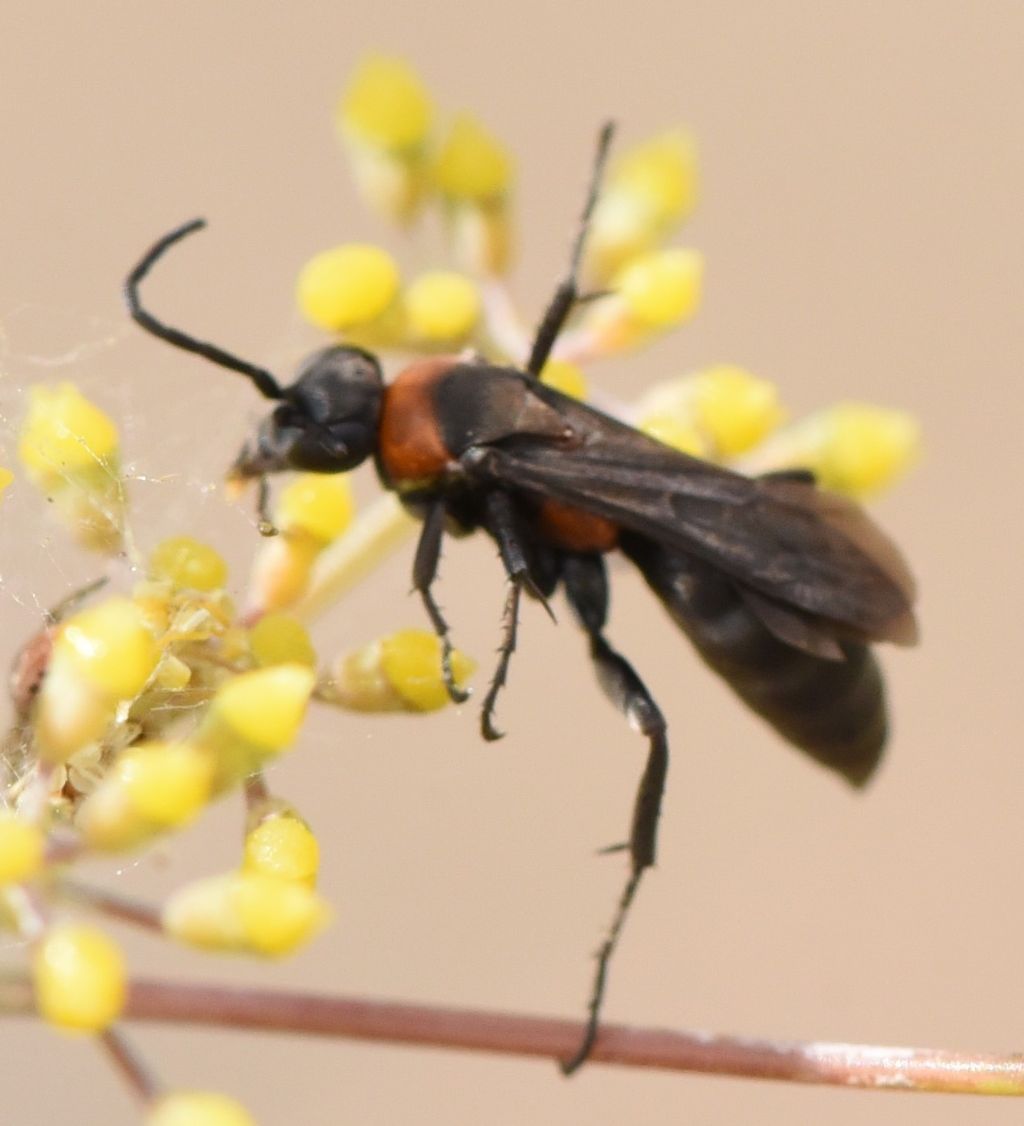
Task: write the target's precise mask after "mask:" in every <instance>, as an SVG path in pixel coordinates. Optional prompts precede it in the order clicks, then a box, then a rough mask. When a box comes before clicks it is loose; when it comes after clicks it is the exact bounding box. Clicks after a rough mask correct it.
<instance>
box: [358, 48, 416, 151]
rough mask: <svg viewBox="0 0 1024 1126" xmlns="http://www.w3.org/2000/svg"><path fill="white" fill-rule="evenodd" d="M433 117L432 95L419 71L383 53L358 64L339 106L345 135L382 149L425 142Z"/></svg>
mask: <svg viewBox="0 0 1024 1126" xmlns="http://www.w3.org/2000/svg"><path fill="white" fill-rule="evenodd" d="M432 118H433V106H432V105H431V101H430V96H429V95H428V93H427V91H426V88H425V87H424V86H423V83H422V82H421V81H420V78H419V76H418V75H417V74H416V72H415V71H414V70H413V69H412V67H410V66H409V65H408V63H405V62H403V61H402V60H401V59H395V58H389V57H387V56H384V55H371V56H369V57H368V58H366V59H364V60H363V61H362V62H361V63H360V64H359V66H358V67H357V68H356V71H355V73H354V74H353V75H352V79H351V81H350V82H349V85H348V88H347V89H346V90H345V93H344V94H343V95H342V98H341V101H340V102H339V104H338V110H337V123H338V128H339V129H340V130H341V131H342V133H343V134H344V135H347V136H350V137H353V138H357V139H358V140H360V141H362V142H364V143H366V144H368V145H372V146H374V147H379V148H383V149H408V148H415V147H417V146H419V145H422V144H423V142H424V141H425V140H426V136H427V133H428V131H429V129H430V125H431V121H432Z"/></svg>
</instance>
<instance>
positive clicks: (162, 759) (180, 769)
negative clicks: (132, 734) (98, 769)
mask: <svg viewBox="0 0 1024 1126" xmlns="http://www.w3.org/2000/svg"><path fill="white" fill-rule="evenodd" d="M212 775H213V768H212V765H211V763H210V759H209V756H208V755H206V754H205V753H204V752H203V751H201V750H200V749H199V748H197V747H193V746H191V745H189V744H188V743H146V744H142V745H140V746H136V747H132V748H130V749H129V750H127V751H124V752H123V753H122V754H121V756H120V758H118V760H117V763H116V764H115V766H114V769H113V771H112V772H111V780H112V782H114V783H115V784H116V785H120V786H122V787H123V788H124V791H125V793H126V794H127V796H128V799H129V801H130V802H131V803H132V805H133V806H134V807H135V809H137V810H138V812H139V813H140V814H141V815H142V816H143V817H145V818H147V819H148V820H150V821H153V822H154V823H155V824H157V825H182V824H184V823H185V822H187V821H191V820H192V818H193V817H195V815H196V814H197V813H198V812H199V811H200V810H201V809H202V808H203V806H204V805H205V804H206V802H207V800H208V799H209V796H210V784H211V782H212Z"/></svg>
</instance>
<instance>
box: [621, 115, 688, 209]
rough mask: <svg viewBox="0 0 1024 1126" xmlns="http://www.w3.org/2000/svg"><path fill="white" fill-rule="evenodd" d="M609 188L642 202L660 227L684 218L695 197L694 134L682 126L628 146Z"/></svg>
mask: <svg viewBox="0 0 1024 1126" xmlns="http://www.w3.org/2000/svg"><path fill="white" fill-rule="evenodd" d="M609 188H610V189H611V190H612V191H621V192H624V193H627V194H629V195H630V196H632V197H634V198H635V199H637V200H638V201H643V203H644V204H645V205H646V206H647V208H648V210H649V211H650V213H651V215H652V217H653V220H654V221H655V222H656V223H657V224H658V225H659V226H660V227H661V228H662V229H663V230H664V229H666V228H667V226H668V225H669V224H672V223H675V222H678V221H679V220H680V219H684V218H685V217H686V216H687V215H688V214H689V213H690V212H691V211H692V210H693V208H694V204H695V203H696V200H697V148H696V144H695V142H694V139H693V137H692V136H691V135H690V134H689V133H687V132H685V131H684V130H682V129H671V130H669V131H668V132H666V133H661V134H659V135H658V136H656V137H652V138H650V140H648V141H645V142H644V143H643V144H640V145H637V146H636V147H635V148H633V149H630V150H629V151H628V152H626V153H625V154H624V155H623V156H622V157H621V158H620V159H619V160H618V161H617V162H616V164H615V167H614V168H613V169H612V172H611V175H610V177H609Z"/></svg>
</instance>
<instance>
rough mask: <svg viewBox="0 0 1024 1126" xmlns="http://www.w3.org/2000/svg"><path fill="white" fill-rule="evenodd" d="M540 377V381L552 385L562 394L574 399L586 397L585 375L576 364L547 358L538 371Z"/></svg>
mask: <svg viewBox="0 0 1024 1126" xmlns="http://www.w3.org/2000/svg"><path fill="white" fill-rule="evenodd" d="M540 379H541V383H546V384H547V385H548V387H554V389H555V390H556V391H561V392H562V394H563V395H571V396H572V397H573V398H574V399H585V398H586V397H587V377H586V376H585V375H584V374H583V372H582V371H580V369H579V368H578V367H577V366H576V364H571V363H569V362H568V361H567V360H548V362H547V363H546V364H545V365H544V370H543V371H542V372H541V373H540Z"/></svg>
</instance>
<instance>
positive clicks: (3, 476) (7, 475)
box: [0, 465, 14, 495]
mask: <svg viewBox="0 0 1024 1126" xmlns="http://www.w3.org/2000/svg"><path fill="white" fill-rule="evenodd" d="M13 480H14V474H13V473H12V472H11V471H10V470H9V469H5V468H4V467H3V466H2V465H0V495H2V494H3V491H4V490H5V489H6V488H7V486H8V485H9V484H10V483H11V482H12V481H13Z"/></svg>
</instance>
